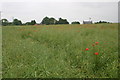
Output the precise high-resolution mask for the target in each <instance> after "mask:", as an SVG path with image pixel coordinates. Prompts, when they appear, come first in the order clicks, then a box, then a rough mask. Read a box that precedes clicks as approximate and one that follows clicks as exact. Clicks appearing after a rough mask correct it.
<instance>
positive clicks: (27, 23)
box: [25, 20, 36, 25]
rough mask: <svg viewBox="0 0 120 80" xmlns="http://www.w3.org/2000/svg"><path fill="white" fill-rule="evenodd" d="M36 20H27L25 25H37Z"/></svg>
mask: <svg viewBox="0 0 120 80" xmlns="http://www.w3.org/2000/svg"><path fill="white" fill-rule="evenodd" d="M35 24H36V21H35V20H31V22H26V23H25V25H35Z"/></svg>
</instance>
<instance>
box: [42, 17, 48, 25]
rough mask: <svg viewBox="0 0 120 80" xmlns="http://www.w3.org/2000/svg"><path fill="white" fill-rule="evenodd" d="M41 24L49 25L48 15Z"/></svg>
mask: <svg viewBox="0 0 120 80" xmlns="http://www.w3.org/2000/svg"><path fill="white" fill-rule="evenodd" d="M41 24H46V25H49V18H48V17H45V18H43V20H42V22H41Z"/></svg>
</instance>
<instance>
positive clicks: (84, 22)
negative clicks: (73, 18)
mask: <svg viewBox="0 0 120 80" xmlns="http://www.w3.org/2000/svg"><path fill="white" fill-rule="evenodd" d="M83 24H92V21H83Z"/></svg>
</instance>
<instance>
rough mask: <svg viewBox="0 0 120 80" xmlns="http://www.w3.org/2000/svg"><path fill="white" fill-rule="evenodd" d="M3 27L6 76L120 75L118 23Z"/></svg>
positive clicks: (95, 76) (65, 76)
mask: <svg viewBox="0 0 120 80" xmlns="http://www.w3.org/2000/svg"><path fill="white" fill-rule="evenodd" d="M2 30H3V33H2V36H3V39H2V56H3V59H2V60H3V64H2V65H3V66H2V70H3V78H117V77H118V74H117V72H118V26H117V24H86V25H79V24H78V25H77V24H74V25H36V26H5V27H3V28H2ZM96 42H98V43H97V44H96ZM86 48H87V50H86ZM96 52H98V53H99V54H98V55H95V54H94V53H96Z"/></svg>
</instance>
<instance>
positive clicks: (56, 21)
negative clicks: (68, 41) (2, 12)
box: [1, 17, 80, 26]
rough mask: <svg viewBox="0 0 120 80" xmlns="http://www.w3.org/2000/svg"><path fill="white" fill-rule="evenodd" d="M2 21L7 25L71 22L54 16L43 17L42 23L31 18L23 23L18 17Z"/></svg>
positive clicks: (76, 22)
mask: <svg viewBox="0 0 120 80" xmlns="http://www.w3.org/2000/svg"><path fill="white" fill-rule="evenodd" d="M1 22H2V25H3V26H7V25H35V24H38V25H39V24H41V25H57V24H69V22H68V21H67V19H62V18H59V20H56V19H55V18H53V17H51V18H49V17H45V18H43V20H42V21H41V23H36V21H35V20H31V21H30V22H26V23H22V21H21V20H18V19H14V20H13V21H12V22H9V21H8V20H7V19H2V20H1ZM71 24H80V22H78V21H75V22H72V23H71Z"/></svg>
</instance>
